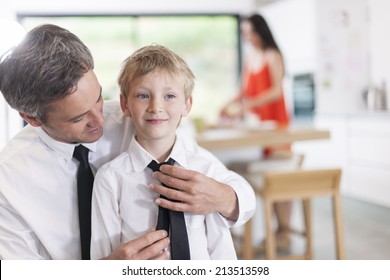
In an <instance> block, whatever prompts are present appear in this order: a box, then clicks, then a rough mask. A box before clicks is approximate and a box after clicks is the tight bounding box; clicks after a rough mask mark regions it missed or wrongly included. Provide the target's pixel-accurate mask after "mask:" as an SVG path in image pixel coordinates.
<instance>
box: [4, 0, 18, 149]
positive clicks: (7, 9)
mask: <svg viewBox="0 0 390 280" xmlns="http://www.w3.org/2000/svg"><path fill="white" fill-rule="evenodd" d="M0 7H1V9H0V55H1V54H2V53H3V52H5V51H7V50H8V49H9V48H10V47H12V46H13V45H15V44H16V43H18V42H19V41H20V40H21V38H22V37H23V35H24V30H23V28H22V27H21V26H20V25H18V24H17V23H16V17H15V11H14V7H13V5H12V3H11V1H8V0H0ZM22 124H23V122H22V119H21V118H20V116H19V114H18V113H17V112H16V111H15V110H13V109H11V108H10V107H9V106H8V104H7V103H6V102H5V100H4V98H3V95H2V94H0V150H1V149H2V148H3V146H4V145H5V144H6V143H7V142H8V140H9V139H10V138H11V137H12V136H13V135H14V134H15V133H17V132H18V131H19V130H20V129H21V128H22Z"/></svg>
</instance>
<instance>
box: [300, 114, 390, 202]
mask: <svg viewBox="0 0 390 280" xmlns="http://www.w3.org/2000/svg"><path fill="white" fill-rule="evenodd" d="M315 126H316V127H317V128H322V129H328V130H329V131H330V133H331V139H330V141H328V142H326V141H323V142H322V143H308V144H305V143H302V144H296V145H294V149H295V151H297V152H302V153H304V154H305V155H306V160H305V167H307V168H313V167H340V168H342V169H343V175H342V180H341V192H342V193H343V195H346V196H350V197H353V198H356V199H359V200H363V201H366V202H370V203H374V204H377V205H382V206H386V207H390V114H389V113H388V112H365V113H360V114H340V115H337V114H322V115H321V114H320V115H317V116H316V118H315Z"/></svg>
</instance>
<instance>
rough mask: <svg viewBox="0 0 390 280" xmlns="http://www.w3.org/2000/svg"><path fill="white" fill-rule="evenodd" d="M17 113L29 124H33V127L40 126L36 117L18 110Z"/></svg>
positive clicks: (40, 123)
mask: <svg viewBox="0 0 390 280" xmlns="http://www.w3.org/2000/svg"><path fill="white" fill-rule="evenodd" d="M19 115H20V116H21V117H22V118H23V119H24V120H25V121H26V122H28V123H29V124H30V125H32V126H35V127H40V126H42V122H40V121H38V120H37V118H36V117H31V116H29V115H27V114H25V113H22V112H19Z"/></svg>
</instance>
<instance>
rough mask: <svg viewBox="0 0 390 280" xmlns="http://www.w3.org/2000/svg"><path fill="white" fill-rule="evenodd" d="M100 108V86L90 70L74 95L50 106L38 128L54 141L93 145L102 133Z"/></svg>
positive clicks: (101, 101)
mask: <svg viewBox="0 0 390 280" xmlns="http://www.w3.org/2000/svg"><path fill="white" fill-rule="evenodd" d="M102 108H103V98H102V95H101V86H100V84H99V82H98V80H97V78H96V75H95V73H94V72H93V71H92V70H90V71H88V72H86V73H85V74H84V76H83V77H82V78H81V79H80V81H79V82H78V83H77V90H76V91H75V92H74V93H72V94H69V95H67V96H66V97H65V98H64V99H61V100H59V101H57V102H54V103H53V104H51V105H50V110H49V112H48V113H47V115H46V121H45V123H40V126H41V127H42V129H43V130H45V131H46V133H47V134H49V135H50V136H51V137H52V138H53V139H55V140H57V141H61V142H65V143H78V142H84V143H91V142H95V141H97V140H98V139H99V138H100V137H101V136H102V134H103V123H104V118H103V114H102ZM30 123H31V122H30Z"/></svg>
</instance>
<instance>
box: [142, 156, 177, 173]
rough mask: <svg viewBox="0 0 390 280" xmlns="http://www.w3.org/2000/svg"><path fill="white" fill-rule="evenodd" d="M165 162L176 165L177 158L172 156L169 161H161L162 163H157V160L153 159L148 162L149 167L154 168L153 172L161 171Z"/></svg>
mask: <svg viewBox="0 0 390 280" xmlns="http://www.w3.org/2000/svg"><path fill="white" fill-rule="evenodd" d="M164 164H168V165H174V164H175V160H173V159H172V158H169V159H168V160H167V161H165V162H161V163H157V162H156V161H155V160H152V161H151V162H150V163H149V164H148V167H149V168H150V169H152V170H153V172H155V171H159V170H160V167H161V165H164Z"/></svg>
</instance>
